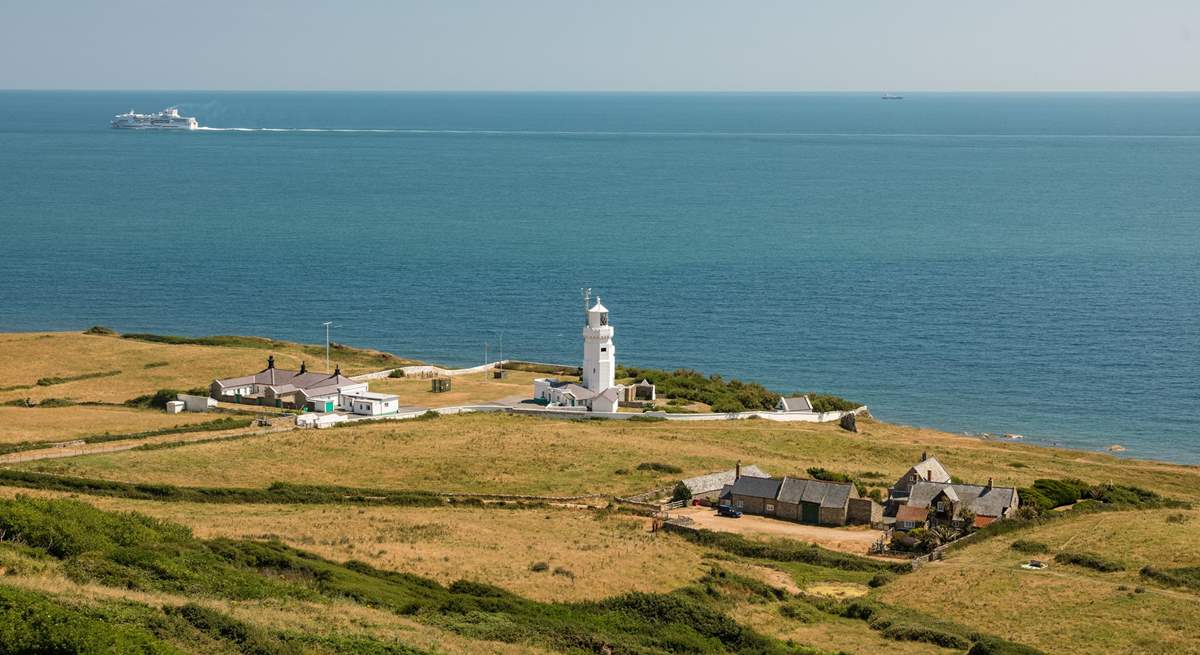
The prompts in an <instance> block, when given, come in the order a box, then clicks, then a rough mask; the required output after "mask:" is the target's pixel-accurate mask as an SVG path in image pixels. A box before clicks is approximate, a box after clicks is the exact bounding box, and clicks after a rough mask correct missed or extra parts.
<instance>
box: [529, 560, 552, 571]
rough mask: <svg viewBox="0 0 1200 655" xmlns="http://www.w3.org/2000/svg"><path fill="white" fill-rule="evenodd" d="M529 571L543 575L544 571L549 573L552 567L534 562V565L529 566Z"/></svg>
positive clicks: (544, 563)
mask: <svg viewBox="0 0 1200 655" xmlns="http://www.w3.org/2000/svg"><path fill="white" fill-rule="evenodd" d="M529 570H530V571H533V572H534V573H542V572H544V571H549V570H550V565H549V564H547V563H546V562H534V563H533V564H530V565H529Z"/></svg>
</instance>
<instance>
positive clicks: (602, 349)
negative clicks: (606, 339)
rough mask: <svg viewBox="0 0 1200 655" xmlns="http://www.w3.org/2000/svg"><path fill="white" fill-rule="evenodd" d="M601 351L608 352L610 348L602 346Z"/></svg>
mask: <svg viewBox="0 0 1200 655" xmlns="http://www.w3.org/2000/svg"><path fill="white" fill-rule="evenodd" d="M600 352H602V353H606V352H608V348H601V349H600Z"/></svg>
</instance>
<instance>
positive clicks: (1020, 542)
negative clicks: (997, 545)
mask: <svg viewBox="0 0 1200 655" xmlns="http://www.w3.org/2000/svg"><path fill="white" fill-rule="evenodd" d="M1010 548H1012V549H1013V550H1015V551H1017V552H1018V553H1023V554H1025V555H1036V554H1038V553H1048V552H1050V547H1049V546H1047V545H1046V544H1044V543H1042V542H1040V541H1033V540H1031V539H1017V540H1016V541H1014V542H1012V545H1011V546H1010Z"/></svg>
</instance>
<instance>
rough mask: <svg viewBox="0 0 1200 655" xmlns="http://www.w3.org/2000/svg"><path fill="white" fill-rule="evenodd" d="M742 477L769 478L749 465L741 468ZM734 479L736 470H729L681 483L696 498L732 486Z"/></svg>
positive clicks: (760, 470) (699, 476) (758, 469)
mask: <svg viewBox="0 0 1200 655" xmlns="http://www.w3.org/2000/svg"><path fill="white" fill-rule="evenodd" d="M742 475H743V476H744V477H751V478H769V477H771V476H770V475H767V473H766V472H764V471H763V470H762V469H760V468H758V467H757V466H755V465H753V464H751V465H749V466H743V467H742ZM736 477H737V469H729V470H728V471H720V472H717V473H709V474H708V475H698V476H696V477H694V478H688V479H686V480H683V481H682V482H683V484H684V485H686V486H687V488H688V490H690V491H691V492H692V495H693V496H697V495H699V494H705V493H709V492H711V491H716V490H717V489H720V488H722V487H724V486H726V485H731V484H733V481H734V479H735V478H736Z"/></svg>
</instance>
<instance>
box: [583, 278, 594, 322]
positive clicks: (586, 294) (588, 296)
mask: <svg viewBox="0 0 1200 655" xmlns="http://www.w3.org/2000/svg"><path fill="white" fill-rule="evenodd" d="M591 303H592V288H591V287H586V288H584V289H583V322H584V324H586V323H587V313H588V305H590V304H591Z"/></svg>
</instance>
